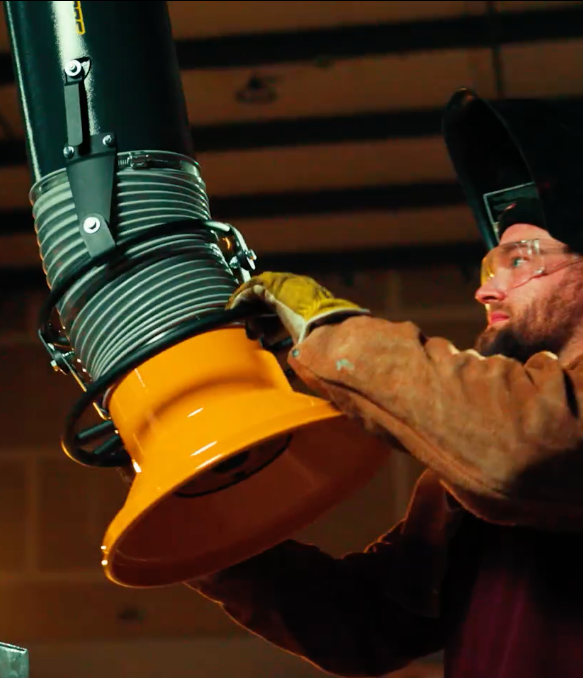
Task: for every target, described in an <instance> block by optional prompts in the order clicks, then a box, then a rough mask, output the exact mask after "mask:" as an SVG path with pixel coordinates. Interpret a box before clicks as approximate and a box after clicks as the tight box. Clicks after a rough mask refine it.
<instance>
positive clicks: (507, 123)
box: [189, 89, 583, 678]
mask: <svg viewBox="0 0 583 678" xmlns="http://www.w3.org/2000/svg"><path fill="white" fill-rule="evenodd" d="M444 134H445V140H446V143H447V146H448V149H449V152H450V156H451V158H452V161H453V165H454V167H455V170H456V172H457V175H458V177H459V179H460V182H461V184H462V186H463V188H464V190H465V193H466V196H467V199H468V202H469V205H470V207H471V208H472V210H473V212H474V215H475V217H476V219H477V222H478V226H479V228H480V230H481V233H482V236H483V237H484V240H485V242H486V246H487V249H488V253H487V255H486V256H485V258H484V260H483V263H482V283H481V286H480V288H479V289H478V290H477V292H476V299H477V301H478V302H480V303H481V304H483V305H484V307H485V309H486V315H487V328H486V329H485V331H484V332H483V333H482V335H481V336H480V337H479V339H478V341H477V344H476V350H469V351H459V350H458V349H456V348H455V347H454V346H453V345H452V344H451V343H450V342H448V341H447V340H445V339H442V338H427V337H425V336H424V335H423V333H422V332H421V330H420V329H419V328H417V327H416V326H415V325H414V324H412V323H393V322H391V321H390V320H385V319H380V318H375V317H372V316H371V314H370V313H368V312H367V311H366V310H365V309H362V308H359V307H358V306H356V305H355V304H352V303H351V302H349V301H345V300H341V299H335V298H334V297H333V295H332V294H331V293H330V292H328V291H327V290H325V289H324V288H322V287H321V286H319V285H318V284H317V283H316V282H315V281H314V280H311V279H309V278H305V277H302V276H296V275H292V274H285V273H264V274H262V275H259V276H257V277H255V278H253V279H252V280H251V281H249V282H247V283H245V285H243V286H242V287H241V288H240V289H239V290H238V291H237V293H236V294H235V295H234V298H233V299H232V302H231V306H236V305H238V304H240V303H245V302H247V303H249V302H254V303H257V302H260V303H261V304H264V305H267V306H268V307H269V308H271V309H272V310H273V311H275V313H276V314H277V316H278V318H279V320H280V321H281V323H282V324H283V326H284V327H285V328H286V330H287V331H288V333H289V334H290V335H291V337H292V339H293V341H294V346H293V348H292V350H291V352H290V354H289V359H288V360H289V364H290V366H291V367H292V368H293V370H294V371H295V373H296V374H297V375H298V377H299V378H300V379H301V380H303V381H304V382H305V383H306V384H307V385H308V386H309V387H310V388H311V389H312V390H314V391H315V392H317V393H318V394H320V395H322V396H323V397H325V398H327V399H328V400H330V401H331V402H333V403H334V404H335V405H336V406H337V407H338V408H339V409H340V410H342V411H343V412H344V413H346V414H347V415H348V416H350V417H353V418H355V419H356V420H358V421H360V422H361V424H362V426H363V427H365V428H366V429H367V430H368V431H369V432H372V433H373V434H375V435H378V436H380V437H381V438H383V439H384V440H385V441H386V444H387V447H388V448H391V449H393V450H398V451H399V452H401V453H406V454H410V455H413V456H414V457H416V458H417V459H419V460H420V461H421V462H422V463H423V464H424V465H425V466H426V468H427V470H426V471H425V473H424V474H423V475H422V476H421V478H420V480H419V482H418V484H417V486H416V488H415V491H414V495H413V497H412V500H411V503H410V506H409V509H408V512H407V515H406V516H405V517H404V518H403V520H402V521H401V522H399V523H398V524H397V525H396V526H395V527H393V529H392V530H390V531H389V532H388V533H387V534H385V535H384V536H382V537H380V538H379V539H378V541H376V542H375V543H374V544H372V545H371V546H369V547H368V548H367V549H366V550H365V551H363V552H359V553H350V554H347V555H346V556H344V557H342V558H333V557H331V556H330V555H328V554H326V553H323V552H322V551H321V550H319V549H318V548H316V547H315V546H311V545H307V544H302V543H299V542H297V541H294V540H287V541H285V542H283V543H281V544H279V545H278V546H276V547H274V548H272V549H269V550H267V551H265V552H263V553H261V554H259V555H257V556H255V557H253V558H251V559H249V560H247V561H245V562H242V563H238V564H236V565H234V566H232V567H230V568H228V569H227V570H224V571H222V572H217V573H214V574H212V575H208V576H205V577H202V578H200V579H197V580H196V581H192V582H190V583H189V586H191V587H192V588H194V589H196V590H198V591H199V592H201V593H202V594H203V595H205V596H206V597H208V598H210V599H212V600H214V601H216V602H217V603H219V604H221V605H222V606H223V608H224V610H225V611H226V613H227V614H229V615H230V616H231V617H232V618H233V619H234V620H235V621H236V622H237V623H239V624H241V625H243V626H244V627H246V628H247V629H249V630H250V631H252V632H253V633H255V634H257V635H259V636H261V637H263V638H265V639H266V640H268V641H269V642H271V643H274V644H275V645H278V646H279V647H281V648H283V649H284V650H287V651H288V652H292V653H295V654H297V655H299V656H300V657H303V658H305V659H307V660H308V661H310V662H312V663H314V664H315V665H317V666H318V667H320V668H321V669H323V670H324V671H327V672H329V673H333V674H337V675H343V676H380V675H384V674H387V673H390V672H392V671H395V670H397V669H400V668H401V667H403V666H405V665H407V664H408V663H410V662H412V661H414V660H415V659H418V658H420V657H423V656H425V655H428V654H431V653H434V652H437V651H439V650H443V651H444V661H445V676H446V678H519V677H521V676H525V677H528V678H546V677H548V676H555V675H556V676H560V677H561V678H575V677H576V676H577V677H580V676H582V675H583V583H582V582H583V555H581V553H582V548H581V547H582V546H583V539H582V531H583V416H582V413H581V412H582V405H583V256H582V254H583V171H582V170H581V167H580V162H581V157H583V140H582V138H581V137H580V135H579V134H578V133H577V132H575V131H574V130H572V129H570V128H569V127H568V126H566V125H565V124H564V123H563V122H562V121H561V120H560V119H559V118H558V117H556V116H555V114H554V113H553V112H552V111H551V110H550V109H548V108H547V107H546V106H545V105H544V104H542V103H539V102H534V101H505V102H488V101H485V100H483V99H480V98H479V97H478V96H477V95H476V94H475V93H473V92H471V91H469V90H465V89H464V90H461V91H458V92H456V93H455V95H454V97H453V98H452V100H451V101H450V104H449V106H448V107H447V110H446V115H445V125H444ZM358 452H359V451H358V450H354V454H358Z"/></svg>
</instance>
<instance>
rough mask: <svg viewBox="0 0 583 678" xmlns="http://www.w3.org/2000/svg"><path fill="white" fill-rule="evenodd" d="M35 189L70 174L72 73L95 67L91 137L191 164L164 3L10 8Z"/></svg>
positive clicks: (89, 81)
mask: <svg viewBox="0 0 583 678" xmlns="http://www.w3.org/2000/svg"><path fill="white" fill-rule="evenodd" d="M4 7H5V15H6V22H7V26H8V30H9V35H10V42H11V49H12V55H13V63H14V68H15V75H16V82H17V87H18V90H19V98H20V104H21V108H22V116H23V120H24V124H25V127H26V130H25V131H26V144H27V152H28V156H29V164H30V167H31V171H32V174H33V182H37V181H38V180H39V179H40V178H42V177H44V176H46V175H47V174H49V173H51V172H53V171H55V170H59V169H62V168H63V167H64V166H65V160H64V157H63V147H64V146H65V145H66V143H67V126H66V116H65V101H64V96H63V85H64V76H63V72H64V69H65V67H66V65H67V63H69V62H70V61H71V60H74V59H88V60H89V62H88V63H89V64H90V70H89V73H88V75H87V77H86V79H85V83H84V84H85V91H86V96H87V120H86V124H87V126H88V133H89V134H90V135H95V134H99V133H105V132H107V133H109V132H112V133H114V134H115V137H116V140H117V150H118V151H119V152H123V151H132V150H145V149H148V150H162V151H172V152H175V153H181V154H184V155H189V156H192V154H193V150H192V147H191V135H190V129H189V124H188V116H187V111H186V104H185V101H184V95H183V91H182V86H181V81H180V70H179V66H178V61H177V58H176V50H175V47H174V42H173V39H172V33H171V27H170V20H169V16H168V10H167V6H166V3H165V2H136V1H135V0H131V1H129V2H115V1H114V0H108V1H107V2H99V1H95V0H92V1H91V2H45V1H43V0H35V1H34V2H30V1H28V0H24V1H22V0H20V1H7V2H4Z"/></svg>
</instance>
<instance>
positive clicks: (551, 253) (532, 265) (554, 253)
mask: <svg viewBox="0 0 583 678" xmlns="http://www.w3.org/2000/svg"><path fill="white" fill-rule="evenodd" d="M577 261H583V258H582V257H581V256H579V255H578V254H575V253H573V252H571V251H570V250H569V248H568V247H567V246H566V245H563V244H561V243H557V242H552V241H550V242H548V243H547V242H545V241H544V240H542V241H541V240H539V239H535V240H520V241H518V242H509V243H505V244H504V245H498V246H497V247H494V249H492V250H490V251H489V252H488V254H487V255H486V256H485V257H484V259H483V260H482V270H481V284H482V285H484V284H485V283H487V282H488V281H489V280H492V279H493V278H496V283H497V286H498V287H502V288H504V289H510V288H513V287H520V285H524V284H525V283H527V282H528V281H529V280H532V279H533V278H537V277H540V276H542V275H548V274H549V273H552V272H553V271H557V270H558V269H560V268H563V267H564V266H569V265H570V264H574V263H576V262H577Z"/></svg>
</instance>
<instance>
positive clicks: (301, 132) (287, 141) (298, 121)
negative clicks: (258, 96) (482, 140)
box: [0, 17, 583, 167]
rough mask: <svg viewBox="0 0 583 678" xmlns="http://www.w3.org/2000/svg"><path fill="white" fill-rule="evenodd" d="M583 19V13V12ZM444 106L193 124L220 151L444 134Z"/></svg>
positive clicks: (579, 108) (563, 104) (10, 144)
mask: <svg viewBox="0 0 583 678" xmlns="http://www.w3.org/2000/svg"><path fill="white" fill-rule="evenodd" d="M582 18H583V17H582ZM546 101H549V102H550V103H552V104H554V105H555V106H556V108H557V110H558V111H559V112H560V113H561V114H562V115H563V116H564V117H565V119H566V120H568V121H570V122H572V123H573V124H575V125H578V126H581V127H583V97H582V96H573V97H560V98H555V99H551V98H548V99H546ZM442 116H443V108H441V107H439V108H425V109H412V110H397V111H383V112H375V113H360V114H356V115H346V116H343V115H339V116H326V117H313V118H293V119H283V120H266V121H261V122H242V123H227V124H220V125H197V126H193V127H192V138H193V143H194V148H195V149H196V153H197V154H199V153H220V152H229V151H244V150H251V149H259V148H289V147H294V146H295V147H297V146H317V145H323V144H339V143H350V142H352V143H355V142H362V141H380V140H385V139H413V138H422V137H431V136H437V135H439V134H441V120H442ZM24 164H26V151H25V145H24V140H22V139H12V140H8V141H2V142H0V167H12V166H15V165H24Z"/></svg>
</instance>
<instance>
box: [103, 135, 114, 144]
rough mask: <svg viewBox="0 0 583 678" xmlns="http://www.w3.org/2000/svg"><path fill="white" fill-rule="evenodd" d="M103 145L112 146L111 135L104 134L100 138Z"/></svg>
mask: <svg viewBox="0 0 583 678" xmlns="http://www.w3.org/2000/svg"><path fill="white" fill-rule="evenodd" d="M101 142H102V143H103V145H104V146H113V135H112V134H106V135H105V136H104V137H103V139H102V140H101Z"/></svg>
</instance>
